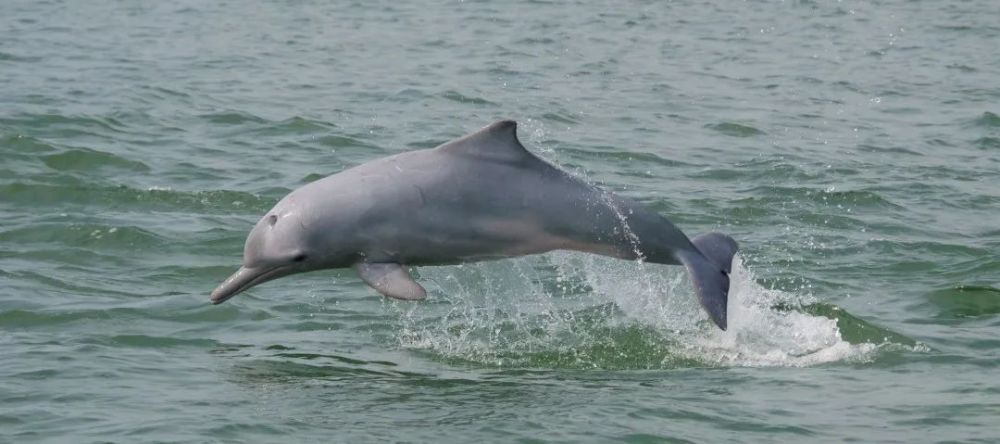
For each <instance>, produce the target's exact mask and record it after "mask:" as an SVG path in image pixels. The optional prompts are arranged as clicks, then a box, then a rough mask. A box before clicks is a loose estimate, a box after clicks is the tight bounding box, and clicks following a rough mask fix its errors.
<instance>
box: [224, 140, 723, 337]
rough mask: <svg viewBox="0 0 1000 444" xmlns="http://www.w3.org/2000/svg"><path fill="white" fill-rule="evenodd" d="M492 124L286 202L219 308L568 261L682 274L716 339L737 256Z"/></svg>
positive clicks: (714, 238) (403, 295) (248, 249)
mask: <svg viewBox="0 0 1000 444" xmlns="http://www.w3.org/2000/svg"><path fill="white" fill-rule="evenodd" d="M516 128H517V124H516V123H515V122H513V121H499V122H496V123H494V124H492V125H490V126H487V127H486V128H483V129H482V130H480V131H478V132H475V133H473V134H470V135H468V136H465V137H462V138H460V139H457V140H454V141H452V142H448V143H445V144H444V145H441V146H438V147H437V148H433V149H427V150H420V151H412V152H407V153H402V154H398V155H394V156H390V157H385V158H381V159H377V160H374V161H371V162H368V163H365V164H362V165H359V166H357V167H354V168H351V169H348V170H346V171H342V172H340V173H338V174H334V175H332V176H329V177H326V178H324V179H321V180H318V181H315V182H312V183H309V184H307V185H305V186H303V187H301V188H299V189H297V190H295V191H292V192H291V193H289V194H288V195H287V196H285V197H284V198H283V199H281V201H280V202H278V204H277V205H275V206H274V208H273V209H271V211H268V212H267V214H266V215H265V216H264V217H263V218H262V219H261V220H260V221H259V222H258V223H257V225H256V226H255V227H254V228H253V230H252V231H251V232H250V235H249V236H248V237H247V241H246V246H245V248H244V253H243V266H242V267H240V269H239V270H238V271H237V272H236V273H234V274H233V275H232V276H231V277H230V278H229V279H227V280H226V281H225V282H223V283H222V284H220V285H219V287H218V288H216V289H215V291H213V292H212V295H211V300H212V302H214V303H216V304H218V303H221V302H224V301H225V300H227V299H229V298H231V297H233V296H234V295H236V294H237V293H240V292H242V291H244V290H246V289H248V288H250V287H253V286H255V285H257V284H260V283H262V282H266V281H269V280H272V279H276V278H279V277H282V276H286V275H289V274H293V273H300V272H305V271H312V270H319V269H326V268H344V267H352V266H353V267H354V268H355V270H357V272H358V274H359V275H360V277H361V279H362V280H364V281H365V282H366V283H367V284H368V285H370V286H372V287H373V288H374V289H375V290H377V291H378V292H380V293H382V294H383V295H386V296H389V297H393V298H397V299H407V300H417V299H423V298H424V297H426V292H425V291H424V289H423V287H421V286H420V284H418V283H417V282H416V281H414V280H413V278H412V277H411V276H410V274H409V272H408V271H407V269H406V268H405V267H406V266H415V265H446V264H457V263H462V262H474V261H482V260H489V259H499V258H506V257H514V256H523V255H528V254H536V253H544V252H547V251H552V250H577V251H584V252H589V253H597V254H602V255H606V256H613V257H617V258H622V259H632V260H635V259H643V260H645V261H648V262H653V263H659V264H671V265H681V264H683V265H685V266H686V267H687V269H688V271H689V272H690V274H691V279H692V281H693V283H694V287H695V290H696V293H697V294H698V297H699V300H700V302H701V304H702V306H703V307H704V308H705V310H706V311H707V312H708V314H709V316H710V317H711V319H712V320H713V321H714V322H715V324H716V325H718V326H719V328H722V329H723V330H725V328H726V306H727V293H728V292H729V277H728V275H729V271H730V266H731V262H732V258H733V255H734V254H735V252H736V249H737V245H736V242H735V241H733V240H732V239H731V238H730V237H728V236H725V235H723V234H719V233H709V234H705V235H702V236H699V237H696V238H694V239H693V240H689V239H688V237H687V236H685V235H684V233H682V232H681V231H680V230H679V229H677V227H675V226H674V225H673V224H672V223H670V221H668V220H667V219H666V218H664V217H663V216H660V215H659V214H657V213H654V212H653V211H650V210H649V209H647V208H645V207H643V206H642V205H640V204H638V203H636V202H634V201H632V200H629V199H627V198H623V197H620V196H617V195H615V194H612V193H611V192H608V191H604V190H601V189H599V188H597V187H595V186H593V185H591V184H588V183H586V182H584V181H582V180H580V179H578V178H576V177H574V176H571V175H570V174H568V173H566V172H564V171H562V170H560V169H559V168H556V167H555V166H553V165H551V164H549V163H548V162H545V161H543V160H541V159H539V158H538V157H536V156H535V155H533V154H531V153H530V152H528V151H527V150H526V149H525V148H524V146H522V145H521V143H520V142H518V140H517V135H516Z"/></svg>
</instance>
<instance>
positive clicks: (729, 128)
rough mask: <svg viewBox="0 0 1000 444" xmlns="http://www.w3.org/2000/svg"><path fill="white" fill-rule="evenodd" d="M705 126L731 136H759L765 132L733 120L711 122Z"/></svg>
mask: <svg viewBox="0 0 1000 444" xmlns="http://www.w3.org/2000/svg"><path fill="white" fill-rule="evenodd" d="M705 128H708V129H710V130H715V131H718V132H720V133H722V134H725V135H727V136H733V137H753V136H761V135H764V134H767V133H765V132H764V131H762V130H759V129H757V128H755V127H752V126H750V125H745V124H740V123H734V122H720V123H713V124H709V125H705Z"/></svg>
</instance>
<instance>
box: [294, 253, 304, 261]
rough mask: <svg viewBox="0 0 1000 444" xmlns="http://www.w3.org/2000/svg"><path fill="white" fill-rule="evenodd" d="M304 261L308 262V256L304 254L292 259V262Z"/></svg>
mask: <svg viewBox="0 0 1000 444" xmlns="http://www.w3.org/2000/svg"><path fill="white" fill-rule="evenodd" d="M304 260H306V255H304V254H300V255H298V256H295V257H293V258H292V262H302V261H304Z"/></svg>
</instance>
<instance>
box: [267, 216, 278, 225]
mask: <svg viewBox="0 0 1000 444" xmlns="http://www.w3.org/2000/svg"><path fill="white" fill-rule="evenodd" d="M276 223H278V216H275V215H273V214H272V215H270V216H267V224H268V225H270V226H272V227H273V226H274V224H276Z"/></svg>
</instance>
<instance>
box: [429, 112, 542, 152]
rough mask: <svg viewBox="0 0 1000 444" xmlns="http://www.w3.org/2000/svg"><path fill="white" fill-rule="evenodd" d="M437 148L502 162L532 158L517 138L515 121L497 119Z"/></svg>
mask: <svg viewBox="0 0 1000 444" xmlns="http://www.w3.org/2000/svg"><path fill="white" fill-rule="evenodd" d="M437 149H438V150H441V151H444V152H447V153H449V154H454V155H462V156H475V157H481V158H484V159H488V160H497V161H502V162H518V161H521V160H524V159H533V158H535V156H534V155H533V154H531V153H530V152H529V151H528V150H527V149H526V148H525V147H524V145H521V142H520V141H518V140H517V122H515V121H513V120H499V121H496V122H493V123H492V124H490V125H489V126H487V127H485V128H483V129H481V130H479V131H476V132H474V133H472V134H469V135H466V136H463V137H461V138H458V139H455V140H452V141H451V142H448V143H445V144H443V145H441V146H439V147H437Z"/></svg>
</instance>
